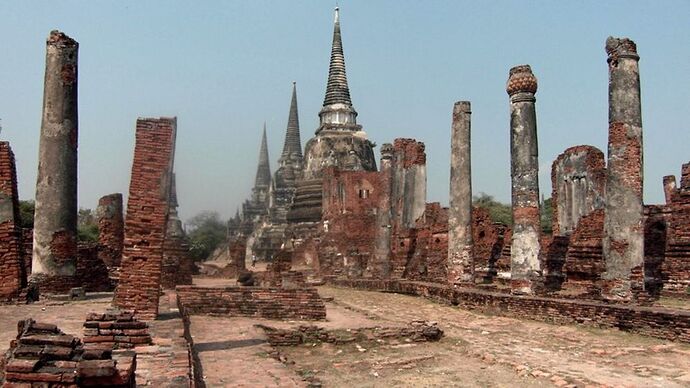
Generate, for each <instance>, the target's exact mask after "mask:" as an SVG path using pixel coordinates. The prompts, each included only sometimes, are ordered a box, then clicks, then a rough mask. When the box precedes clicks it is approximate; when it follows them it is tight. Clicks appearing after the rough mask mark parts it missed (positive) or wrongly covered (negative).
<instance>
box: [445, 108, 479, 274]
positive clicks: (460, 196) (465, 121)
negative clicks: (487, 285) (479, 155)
mask: <svg viewBox="0 0 690 388" xmlns="http://www.w3.org/2000/svg"><path fill="white" fill-rule="evenodd" d="M471 114H472V110H471V107H470V102H469V101H458V102H456V103H455V106H454V107H453V126H452V133H451V140H450V148H451V152H450V208H449V209H448V282H449V283H451V284H456V283H472V282H473V280H474V259H473V257H472V245H473V243H472V158H471V153H470V149H471V146H470V122H471V120H470V115H471Z"/></svg>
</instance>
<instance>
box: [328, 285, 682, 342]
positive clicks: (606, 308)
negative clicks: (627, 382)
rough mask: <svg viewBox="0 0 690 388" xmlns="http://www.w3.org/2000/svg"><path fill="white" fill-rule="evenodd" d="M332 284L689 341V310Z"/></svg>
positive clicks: (432, 288)
mask: <svg viewBox="0 0 690 388" xmlns="http://www.w3.org/2000/svg"><path fill="white" fill-rule="evenodd" d="M332 284H334V285H336V286H342V287H350V288H357V289H364V290H372V291H386V292H395V293H400V294H408V295H417V296H423V297H426V298H429V299H433V300H436V301H440V302H444V303H451V304H453V305H458V306H460V307H462V308H466V309H469V310H480V311H484V312H490V313H494V314H498V315H503V316H509V317H516V318H528V319H533V320H538V321H545V322H551V323H557V324H575V323H580V324H585V325H590V326H596V327H602V328H617V329H620V330H624V331H629V332H632V333H636V334H641V335H647V336H650V337H656V338H662V339H666V340H671V341H680V342H689V343H690V311H680V310H671V309H665V308H658V307H642V306H631V305H611V304H604V303H598V302H593V301H582V300H567V299H554V298H543V297H533V296H516V295H510V294H502V293H495V292H488V291H482V290H473V289H464V288H459V289H452V288H450V287H448V286H446V285H443V284H433V283H421V282H410V281H397V280H346V279H343V280H333V281H332Z"/></svg>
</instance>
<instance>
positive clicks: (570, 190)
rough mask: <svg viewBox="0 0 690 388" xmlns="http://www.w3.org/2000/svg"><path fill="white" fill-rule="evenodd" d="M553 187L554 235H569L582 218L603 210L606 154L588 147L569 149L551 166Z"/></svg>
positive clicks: (580, 146) (581, 146)
mask: <svg viewBox="0 0 690 388" xmlns="http://www.w3.org/2000/svg"><path fill="white" fill-rule="evenodd" d="M551 187H552V189H551V203H552V206H553V234H554V236H562V235H569V234H570V233H572V232H573V230H574V229H575V227H576V226H577V223H578V221H579V220H580V218H581V217H582V216H586V215H587V214H589V213H590V212H592V211H593V210H595V209H603V206H604V195H605V191H606V163H605V161H604V153H603V152H601V151H600V150H599V149H598V148H596V147H592V146H588V145H579V146H575V147H570V148H568V149H567V150H565V151H564V152H563V153H562V154H560V155H558V157H557V158H556V160H554V161H553V164H552V165H551Z"/></svg>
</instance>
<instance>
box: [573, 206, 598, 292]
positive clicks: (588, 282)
mask: <svg viewBox="0 0 690 388" xmlns="http://www.w3.org/2000/svg"><path fill="white" fill-rule="evenodd" d="M603 234H604V210H602V209H599V210H595V211H593V212H591V213H590V214H588V215H586V216H584V217H582V218H580V221H579V222H578V224H577V228H575V230H574V231H573V233H572V234H571V235H570V244H569V246H568V252H567V253H566V257H565V264H564V265H563V271H564V272H565V277H566V280H565V283H564V284H563V288H564V289H570V290H573V291H577V292H583V293H585V294H592V295H593V294H596V293H597V290H596V282H597V281H599V279H600V276H601V274H602V272H604V270H605V265H604V259H603V256H602V248H601V242H602V236H603Z"/></svg>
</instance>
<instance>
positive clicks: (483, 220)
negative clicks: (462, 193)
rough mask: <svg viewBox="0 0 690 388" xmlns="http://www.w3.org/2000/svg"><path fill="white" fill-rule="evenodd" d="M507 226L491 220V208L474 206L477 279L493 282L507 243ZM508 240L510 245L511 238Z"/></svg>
mask: <svg viewBox="0 0 690 388" xmlns="http://www.w3.org/2000/svg"><path fill="white" fill-rule="evenodd" d="M506 228H507V227H506V226H505V225H503V224H501V223H495V222H493V220H491V215H490V214H489V210H487V209H485V208H482V207H474V208H472V240H473V242H474V245H473V247H472V255H473V256H474V273H475V276H476V278H477V279H480V280H481V281H483V282H485V283H491V282H492V281H493V279H494V278H495V277H496V275H497V273H498V260H499V259H500V257H501V252H502V251H503V247H504V246H505V245H506V241H505V239H504V238H503V234H504V231H505V230H506ZM507 242H508V245H510V239H509V240H507ZM508 265H510V262H508ZM504 270H505V269H504Z"/></svg>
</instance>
